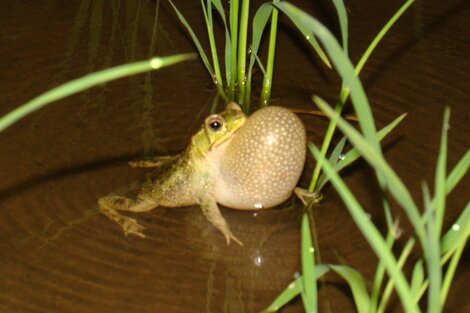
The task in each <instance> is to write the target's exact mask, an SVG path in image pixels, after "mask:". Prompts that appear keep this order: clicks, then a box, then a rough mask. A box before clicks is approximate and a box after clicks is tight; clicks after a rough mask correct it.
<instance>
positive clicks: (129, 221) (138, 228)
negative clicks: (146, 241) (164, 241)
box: [121, 217, 145, 238]
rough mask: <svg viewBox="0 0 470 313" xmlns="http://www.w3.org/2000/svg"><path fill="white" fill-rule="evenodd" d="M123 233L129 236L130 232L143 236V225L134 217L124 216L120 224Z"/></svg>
mask: <svg viewBox="0 0 470 313" xmlns="http://www.w3.org/2000/svg"><path fill="white" fill-rule="evenodd" d="M121 226H122V229H123V230H124V234H125V235H126V236H129V235H130V234H132V235H135V236H139V237H140V238H145V235H144V229H145V227H144V226H142V225H140V224H139V223H138V222H137V221H136V220H135V219H133V218H130V217H126V218H125V219H124V221H123V222H122V224H121Z"/></svg>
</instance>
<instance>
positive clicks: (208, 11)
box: [201, 0, 228, 102]
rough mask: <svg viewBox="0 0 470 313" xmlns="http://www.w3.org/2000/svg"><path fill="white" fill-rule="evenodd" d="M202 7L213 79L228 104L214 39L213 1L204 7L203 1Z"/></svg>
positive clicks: (208, 1) (207, 0) (202, 2)
mask: <svg viewBox="0 0 470 313" xmlns="http://www.w3.org/2000/svg"><path fill="white" fill-rule="evenodd" d="M201 7H202V12H203V13H204V19H205V21H206V28H207V37H208V38H209V46H210V50H211V56H212V64H213V66H214V75H215V77H213V80H214V83H215V86H216V87H217V92H218V93H219V95H220V96H221V97H222V98H223V99H224V100H225V102H228V97H227V95H226V94H225V91H224V81H223V79H222V74H221V72H220V63H219V56H218V55H217V45H216V43H215V37H214V20H213V18H212V1H211V0H206V4H205V5H204V0H201Z"/></svg>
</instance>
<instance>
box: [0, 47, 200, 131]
mask: <svg viewBox="0 0 470 313" xmlns="http://www.w3.org/2000/svg"><path fill="white" fill-rule="evenodd" d="M194 58H195V55H194V54H192V53H188V54H177V55H172V56H167V57H154V58H151V59H149V60H146V61H140V62H134V63H129V64H124V65H120V66H116V67H112V68H108V69H105V70H102V71H98V72H95V73H91V74H88V75H85V76H83V77H80V78H77V79H75V80H71V81H69V82H67V83H64V84H62V85H60V86H58V87H55V88H53V89H50V90H48V91H46V92H44V93H42V94H40V95H39V96H37V97H35V98H34V99H31V100H30V101H28V102H26V103H25V104H23V105H21V106H19V107H18V108H16V109H15V110H13V111H11V112H10V113H8V114H7V115H5V116H3V117H1V118H0V132H1V131H3V130H4V129H5V128H7V127H9V126H10V125H12V124H13V123H15V122H17V121H18V120H20V119H22V118H23V117H25V116H27V115H28V114H31V113H32V112H34V111H36V110H39V109H40V108H42V107H44V106H46V105H48V104H50V103H52V102H54V101H57V100H60V99H63V98H65V97H68V96H71V95H73V94H75V93H78V92H81V91H83V90H86V89H88V88H91V87H93V86H97V85H100V84H103V83H106V82H109V81H112V80H115V79H118V78H122V77H125V76H130V75H135V74H138V73H143V72H148V71H152V70H158V69H161V68H163V67H167V66H171V65H174V64H176V63H179V62H183V61H186V60H189V59H194Z"/></svg>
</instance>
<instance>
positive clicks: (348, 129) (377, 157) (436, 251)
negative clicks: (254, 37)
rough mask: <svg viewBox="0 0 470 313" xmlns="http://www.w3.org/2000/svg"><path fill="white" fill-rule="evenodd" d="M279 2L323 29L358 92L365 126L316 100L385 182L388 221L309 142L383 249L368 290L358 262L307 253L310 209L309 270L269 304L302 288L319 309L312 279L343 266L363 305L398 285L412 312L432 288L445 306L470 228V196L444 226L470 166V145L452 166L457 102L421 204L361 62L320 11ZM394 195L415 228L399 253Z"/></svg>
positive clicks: (308, 306) (430, 306) (431, 306)
mask: <svg viewBox="0 0 470 313" xmlns="http://www.w3.org/2000/svg"><path fill="white" fill-rule="evenodd" d="M409 2H410V1H409ZM407 4H408V3H406V4H405V5H407ZM277 6H278V8H279V9H280V10H281V11H283V12H284V13H285V14H287V15H288V16H289V17H290V18H291V19H292V20H295V21H296V24H297V23H298V24H301V25H302V27H304V29H308V30H310V31H311V32H312V33H313V34H314V35H315V36H317V37H318V39H319V41H320V42H321V43H322V44H323V46H324V47H325V51H326V53H327V55H328V57H329V58H330V60H331V61H332V63H333V64H334V66H335V68H336V70H337V71H338V73H339V75H340V76H341V78H342V80H343V86H344V88H343V92H342V95H343V94H344V92H347V93H350V95H351V101H352V104H353V107H354V110H355V112H356V114H357V116H358V120H359V126H360V131H358V130H356V129H355V128H354V127H352V126H351V125H350V124H349V123H348V122H347V121H345V120H344V119H343V118H342V117H341V116H340V114H339V112H340V111H341V110H338V106H336V108H332V107H330V106H329V105H328V104H327V103H326V102H325V101H323V100H322V99H321V98H319V97H314V99H313V100H314V102H315V103H316V105H317V106H318V107H319V108H320V109H321V110H322V111H323V112H324V113H325V114H326V115H327V116H328V117H329V118H330V119H331V122H332V123H333V124H334V125H335V127H336V126H338V127H339V129H340V130H341V131H342V132H343V133H344V135H345V136H346V138H347V139H348V140H349V142H350V143H351V144H352V145H353V147H354V148H353V151H354V152H353V153H354V154H355V155H360V156H362V157H363V158H364V159H365V160H366V161H367V162H368V163H369V165H370V166H371V167H372V168H373V169H374V171H375V173H376V178H377V180H378V182H379V186H380V188H381V189H382V195H383V198H382V202H383V208H384V214H385V216H386V219H387V225H388V229H387V231H386V234H385V235H382V234H381V233H380V231H379V230H378V229H377V228H376V226H375V225H374V224H373V223H372V222H371V221H370V219H369V217H368V215H367V214H366V212H365V211H364V209H363V207H362V206H361V204H360V203H359V202H358V201H357V199H356V198H355V196H354V195H353V194H352V193H351V191H350V190H349V189H348V187H347V186H346V184H345V183H344V181H343V180H342V179H341V178H340V176H339V175H338V167H339V166H342V165H340V164H341V162H342V161H339V162H338V161H337V159H335V158H330V160H328V159H327V158H326V157H325V154H324V153H323V151H320V150H319V149H318V148H317V147H316V146H315V145H313V144H311V143H310V144H309V150H310V151H311V153H312V154H313V156H314V157H315V159H316V160H317V162H318V164H319V166H320V167H321V169H322V170H323V171H324V177H325V179H326V180H329V181H331V183H332V184H333V186H334V187H335V189H336V190H337V191H338V194H339V195H340V197H341V198H342V199H343V201H344V203H345V205H346V207H347V209H348V210H349V212H350V214H351V216H352V218H353V220H354V221H355V223H356V224H357V226H358V227H359V229H360V231H361V232H362V233H363V235H364V237H365V238H366V240H367V241H368V242H369V244H370V247H371V248H372V250H373V251H374V252H375V253H376V255H377V257H378V260H379V263H378V265H377V269H376V273H375V277H374V281H373V284H372V287H371V289H370V290H369V289H368V288H367V287H366V283H365V279H364V278H363V276H362V275H361V274H360V273H359V272H358V271H356V270H355V269H353V268H351V267H349V266H345V265H332V264H315V262H313V259H314V258H313V256H308V257H305V255H307V254H309V253H310V254H313V253H314V251H315V250H314V248H313V246H312V245H311V241H312V239H311V233H310V225H309V220H308V213H305V214H304V217H303V221H302V231H301V241H302V244H301V249H302V251H301V254H302V256H301V260H302V275H299V276H298V277H297V278H296V279H295V280H294V281H293V282H292V283H291V284H290V285H289V286H288V287H287V288H286V289H285V290H284V291H283V292H282V293H281V294H280V295H279V296H278V297H277V298H276V299H275V300H274V301H273V303H272V304H271V305H270V306H268V307H267V308H266V309H265V310H264V311H263V312H275V311H277V310H278V309H279V308H281V307H282V306H284V305H285V304H286V303H287V302H289V301H290V300H292V299H293V298H294V297H296V296H297V295H301V298H302V301H303V303H304V307H305V311H306V312H317V311H318V310H317V306H318V303H317V297H316V288H315V287H312V285H314V281H315V280H316V279H318V278H319V277H321V276H323V275H324V274H325V273H327V272H329V271H334V272H336V273H337V274H339V275H340V276H341V277H342V278H343V279H344V280H345V281H346V282H347V283H348V285H349V287H350V288H351V291H352V294H353V298H354V302H355V305H356V308H357V311H358V312H385V311H386V308H387V304H388V301H389V299H390V296H391V293H392V292H393V291H395V292H396V293H397V295H398V297H399V299H400V301H401V304H402V307H403V309H404V311H405V312H422V310H421V308H420V306H419V305H418V303H419V302H420V301H421V299H422V298H423V296H424V295H425V294H426V295H427V301H426V304H427V305H426V307H427V311H428V312H441V311H442V310H443V307H444V303H445V300H446V298H447V294H448V292H449V288H450V285H451V282H452V278H453V276H454V274H455V271H456V267H457V264H458V262H459V259H460V257H461V255H462V252H463V249H464V248H465V245H466V242H467V240H468V237H469V235H470V201H469V202H468V203H467V205H466V206H465V208H463V210H462V213H461V214H460V216H459V217H458V218H457V220H456V221H455V222H454V223H453V225H452V226H451V227H450V228H449V229H447V230H444V229H443V220H444V215H445V210H446V208H445V203H446V196H447V195H448V194H449V193H450V192H451V191H452V190H453V188H454V187H455V186H456V185H457V184H458V183H459V181H460V180H461V179H462V178H463V176H464V175H465V174H466V173H467V171H468V169H469V167H470V149H469V150H468V151H467V152H466V153H465V155H464V156H463V157H462V158H461V160H460V161H459V162H458V163H457V165H456V166H455V167H454V168H453V169H452V170H451V171H450V173H449V174H447V173H446V158H447V131H448V128H449V127H448V125H449V118H450V109H449V108H446V110H445V112H444V119H443V126H442V133H441V144H440V151H439V155H438V159H437V164H436V177H435V181H434V194H433V195H432V194H431V192H430V191H429V188H428V185H427V184H426V183H425V182H423V183H422V186H423V187H422V190H423V203H424V205H423V206H424V208H423V210H422V211H420V210H419V209H418V206H417V204H416V203H415V202H414V200H413V199H412V197H411V195H410V192H409V190H408V189H407V188H406V186H405V185H404V184H403V182H402V181H401V179H400V177H399V176H398V175H397V174H396V173H395V172H394V170H393V169H392V168H391V167H390V165H388V163H387V162H386V161H385V159H384V157H383V153H382V150H381V148H380V145H379V137H380V135H379V133H378V132H377V131H376V128H375V123H374V120H373V117H372V114H371V110H370V105H369V103H368V100H367V96H366V94H365V92H364V89H363V87H362V85H361V82H360V81H359V79H358V77H357V67H356V70H355V68H354V67H353V65H352V63H351V61H350V60H349V58H348V57H347V53H346V52H345V50H344V49H342V48H341V46H340V45H339V43H338V42H337V41H336V39H335V38H334V36H333V35H332V34H331V33H330V32H329V31H328V30H327V29H326V28H325V27H324V26H323V25H321V24H320V23H319V22H318V21H317V20H316V19H315V18H313V17H311V16H309V15H308V14H306V13H305V12H303V11H301V10H300V9H298V8H296V7H295V6H293V5H291V4H289V3H287V2H282V3H280V4H278V5H277ZM402 9H403V7H402ZM402 9H401V10H402ZM344 90H346V91H344ZM341 99H342V98H341V96H340V101H339V103H341V102H342V101H341ZM343 103H344V102H343ZM340 145H344V142H340ZM337 150H341V149H335V150H334V153H333V154H336V155H337V154H338V152H337ZM335 151H336V152H335ZM388 196H391V197H393V198H394V200H395V201H396V202H397V203H398V204H399V205H400V206H401V207H402V208H403V210H404V211H405V213H406V216H407V217H408V219H409V221H410V223H411V225H412V226H413V229H414V235H413V236H412V237H410V238H408V240H407V242H406V244H405V245H404V247H403V249H402V250H401V252H400V254H399V255H398V258H397V257H396V256H395V255H394V254H393V252H392V246H393V244H394V242H395V239H396V237H397V232H398V225H397V223H395V222H394V221H393V218H392V216H391V213H390V203H389V200H388ZM421 212H422V213H421ZM417 243H418V244H419V245H420V246H421V250H422V251H423V255H422V256H421V258H419V260H418V261H416V262H415V263H414V264H411V265H412V268H413V271H412V274H411V277H409V278H407V277H406V275H405V274H404V272H403V266H404V265H405V264H406V263H407V262H408V263H410V261H409V260H408V256H409V255H410V253H411V250H412V249H413V247H414V246H415V245H416V244H417Z"/></svg>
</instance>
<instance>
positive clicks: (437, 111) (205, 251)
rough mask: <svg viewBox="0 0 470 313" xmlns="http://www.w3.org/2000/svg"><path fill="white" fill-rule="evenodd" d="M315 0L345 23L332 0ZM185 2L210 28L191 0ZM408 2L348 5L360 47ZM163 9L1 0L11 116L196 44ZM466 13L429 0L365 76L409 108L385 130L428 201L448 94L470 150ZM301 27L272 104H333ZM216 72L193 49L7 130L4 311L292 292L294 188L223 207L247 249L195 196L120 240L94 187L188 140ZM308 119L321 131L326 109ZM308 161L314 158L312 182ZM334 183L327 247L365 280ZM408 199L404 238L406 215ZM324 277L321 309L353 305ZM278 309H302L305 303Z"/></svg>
mask: <svg viewBox="0 0 470 313" xmlns="http://www.w3.org/2000/svg"><path fill="white" fill-rule="evenodd" d="M302 2H305V3H300V4H299V5H300V6H301V7H303V8H306V9H307V10H308V11H309V12H312V13H313V12H315V14H316V16H318V17H319V18H320V19H322V20H323V21H325V22H326V23H327V24H329V25H330V26H331V27H333V29H337V26H336V23H335V22H334V21H335V16H334V13H333V11H332V10H331V5H330V4H329V2H328V1H324V2H321V3H318V4H316V5H312V4H311V3H310V2H313V1H302ZM176 3H177V5H178V7H179V8H180V10H181V11H182V12H184V14H185V16H186V17H187V18H188V20H189V21H191V24H192V25H194V29H195V32H196V33H198V34H204V32H205V30H204V25H203V23H202V13H201V11H200V9H199V6H198V5H197V4H196V2H195V3H192V4H188V1H182V0H180V1H176ZM400 3H401V1H389V2H387V3H385V2H380V3H379V2H378V1H372V0H370V1H365V0H364V1H348V4H347V7H348V14H349V17H350V34H351V35H350V42H351V44H350V50H351V55H352V57H353V59H354V60H357V58H358V56H359V55H360V54H361V53H362V51H363V50H364V49H365V47H366V46H367V44H368V43H369V42H370V40H371V39H372V37H373V36H374V34H375V33H376V32H377V31H378V29H379V28H380V27H381V26H382V24H383V23H384V22H385V20H386V19H387V18H388V17H389V16H391V14H392V12H394V10H396V9H397V8H398V6H399V5H400ZM156 13H157V8H156V5H155V2H152V1H112V2H111V1H107V2H104V1H91V0H83V1H67V2H64V1H0V21H1V22H0V34H1V35H0V38H1V46H0V82H1V83H0V103H1V105H0V115H3V114H5V113H7V112H9V111H10V110H12V109H13V108H15V107H17V106H18V105H20V104H21V103H24V102H25V101H27V100H29V99H31V98H32V97H34V96H36V95H38V94H39V93H41V92H43V91H45V90H47V89H49V88H51V87H54V86H56V85H58V84H60V83H63V82H65V81H67V80H69V79H73V78H76V77H78V76H81V75H83V74H86V73H89V72H91V71H94V70H98V69H102V68H106V67H109V66H112V65H118V64H122V63H125V62H130V61H133V60H141V59H144V58H147V57H148V56H149V55H154V54H158V55H167V54H172V53H180V52H188V51H193V47H192V45H191V44H190V41H189V40H188V39H187V36H186V35H184V32H183V31H182V30H181V27H179V26H178V23H177V22H176V19H175V16H174V14H173V13H172V12H171V9H170V8H169V6H168V4H167V3H166V2H165V1H163V3H162V5H161V6H160V8H159V12H158V21H155V16H156ZM469 20H470V5H469V3H468V1H467V0H461V1H457V0H451V1H437V0H435V1H417V3H416V4H415V6H414V8H412V9H411V10H410V11H409V12H408V13H407V14H406V15H405V16H404V17H403V18H402V19H401V20H400V21H399V23H398V24H397V25H396V26H395V27H394V28H393V30H392V31H391V33H390V34H389V35H388V36H387V37H386V38H385V39H384V41H383V42H382V43H381V45H380V46H379V48H378V49H377V51H376V52H375V53H374V55H373V57H372V58H371V60H370V62H369V63H368V65H367V66H366V68H365V70H364V72H363V73H362V74H361V77H362V79H363V82H364V85H365V88H366V91H367V93H368V95H369V97H370V101H371V103H372V106H373V111H374V116H375V117H376V120H377V124H378V126H379V127H381V126H383V125H385V124H386V123H388V122H389V121H391V120H392V119H393V118H395V117H396V116H397V115H399V114H401V113H403V112H408V116H407V118H406V120H405V121H404V122H403V123H402V125H401V126H399V127H398V129H397V130H396V131H394V133H393V134H392V135H391V136H390V138H388V139H387V140H386V142H385V146H386V157H387V159H388V160H389V162H390V163H391V165H392V166H393V167H394V168H395V169H396V171H397V172H398V174H399V175H400V176H401V177H402V179H403V180H404V182H405V183H406V185H407V186H408V187H409V189H410V190H411V192H412V194H413V196H414V197H415V199H416V201H417V202H418V203H421V180H422V179H425V180H426V181H428V183H429V184H430V185H431V186H432V185H433V183H432V179H433V176H434V166H435V165H434V164H435V161H436V155H437V152H438V144H439V135H440V127H441V121H442V113H443V108H444V105H450V106H451V108H452V116H451V129H450V133H449V151H450V154H449V157H448V163H449V165H450V166H453V165H454V164H455V163H456V162H457V161H458V160H459V158H460V157H461V156H462V155H463V153H464V152H465V150H466V149H468V147H469V146H470V138H469V135H468V134H469V133H470V126H469V123H468V120H469V117H470V115H469V109H468V104H469V103H470V88H469V87H468V81H469V79H470V74H469V72H470V62H469V61H468V60H469V59H468V56H469V55H470V54H469V53H470V41H469V38H470V30H469V28H468V21H469ZM289 25H290V24H289V23H288V21H286V20H285V19H282V26H281V28H280V31H279V41H278V51H277V67H276V72H275V81H274V89H273V98H274V100H273V103H275V104H279V105H286V106H293V107H308V106H312V105H311V102H310V100H309V99H310V96H311V95H312V94H318V95H320V96H322V97H324V98H326V99H328V100H330V101H332V100H334V99H335V97H336V95H337V91H338V88H339V85H338V79H337V78H336V75H335V74H334V72H329V71H327V70H325V69H324V68H322V67H321V66H320V65H319V62H318V60H317V59H316V58H315V57H313V56H312V53H311V51H310V49H309V48H308V47H307V46H306V45H305V44H304V43H302V42H301V41H299V40H298V39H299V36H297V34H296V32H295V31H293V30H292V28H291V27H290V26H289ZM203 38H205V37H203ZM203 42H204V43H206V41H205V40H203ZM209 82H210V77H209V76H208V75H207V74H206V72H205V71H204V68H203V66H202V65H201V64H200V63H199V62H197V61H194V62H187V63H184V64H180V65H177V66H174V67H171V68H167V69H164V70H162V71H159V72H155V73H152V74H147V75H145V74H144V75H140V76H135V77H130V78H127V79H121V80H119V81H116V82H113V83H110V84H107V85H106V86H102V87H99V88H94V89H92V90H90V91H88V92H85V93H81V94H78V95H75V96H73V97H70V98H67V99H65V100H62V101H60V102H59V103H56V104H54V105H51V106H50V107H47V108H45V109H43V110H41V111H39V112H36V113H34V114H32V115H31V116H29V117H28V118H26V119H24V120H22V121H20V122H19V123H17V124H15V125H14V126H12V127H10V128H9V129H7V130H6V131H4V132H3V133H1V134H0V147H1V153H0V168H1V180H0V238H1V240H0V277H1V279H0V312H2V313H3V312H8V313H9V312H15V313H16V312H113V313H118V312H257V311H259V310H261V309H262V308H264V307H265V306H266V305H268V304H269V303H270V302H271V301H272V300H273V299H274V297H275V296H276V295H277V294H278V293H279V292H280V291H281V290H282V289H283V288H285V286H286V285H287V284H288V283H289V282H290V281H291V280H292V278H293V275H294V274H295V273H296V272H298V271H299V269H300V261H299V227H300V217H301V206H300V205H299V203H298V201H296V200H292V201H289V202H288V203H286V204H284V205H283V206H282V208H280V209H275V210H269V211H265V212H261V213H259V214H257V215H256V214H253V213H249V212H239V211H234V210H229V209H222V214H223V215H224V216H225V217H226V219H227V221H228V222H229V224H230V225H231V227H232V229H233V231H234V233H235V234H236V236H237V237H239V238H240V239H241V240H242V241H244V243H245V247H239V246H237V245H231V246H229V247H227V246H226V245H225V241H224V240H223V237H222V236H221V235H220V234H219V233H218V232H217V231H216V230H215V229H214V228H213V227H211V226H210V225H209V224H208V223H207V221H206V220H205V219H204V217H203V216H202V214H201V213H200V210H199V209H198V208H197V207H190V208H181V209H158V210H154V211H153V212H150V213H148V214H141V215H138V216H137V218H138V219H139V221H141V222H142V223H143V224H144V225H145V226H146V228H147V229H146V234H147V236H148V238H147V239H145V240H143V239H140V238H126V237H124V236H123V235H122V232H121V230H120V229H119V228H118V227H117V226H116V225H115V224H114V223H112V222H110V221H109V220H108V219H107V218H105V217H104V216H103V215H101V214H99V213H98V211H97V206H96V200H97V198H99V197H100V196H103V195H105V194H107V193H109V192H110V191H112V190H114V189H116V188H119V187H121V186H123V185H125V184H126V183H128V182H130V181H133V180H135V179H137V178H139V177H142V176H143V173H144V172H143V171H140V170H135V169H132V168H129V167H128V166H127V165H126V161H127V160H129V159H132V158H138V157H142V156H144V155H147V154H151V153H158V154H165V153H173V152H180V151H182V150H183V149H184V148H185V146H186V144H187V143H188V140H189V138H190V136H191V134H192V133H194V132H195V131H196V130H197V129H198V127H199V124H200V122H201V120H202V118H203V117H204V116H205V115H206V114H207V113H208V111H209V107H210V103H211V101H212V97H213V94H214V93H213V90H211V89H210V88H208V86H210V84H209ZM302 118H303V120H304V122H305V124H306V126H307V128H308V133H309V137H310V139H311V140H312V141H314V142H316V143H317V144H319V143H320V140H321V137H322V134H323V131H324V129H325V126H326V123H327V121H326V120H325V119H321V118H312V117H305V116H302ZM312 168H313V161H312V160H309V161H308V165H307V169H306V171H305V175H304V177H303V179H302V181H301V185H303V186H305V185H306V184H307V181H308V177H309V175H310V174H309V173H310V172H311V170H312ZM449 168H451V167H449ZM370 177H371V172H370V171H369V170H368V169H367V167H366V166H365V164H364V163H358V164H357V165H356V166H354V167H353V168H351V169H350V170H349V171H348V172H347V173H346V176H345V178H346V181H347V183H348V184H349V185H350V186H351V188H352V190H353V191H354V192H355V193H356V194H357V195H358V198H359V199H360V201H361V203H363V205H364V206H365V207H366V209H367V210H368V212H370V213H371V216H372V219H373V220H374V221H375V222H376V223H377V224H378V225H381V228H382V229H383V218H382V214H381V210H380V208H379V206H380V202H379V199H378V197H377V189H376V187H375V185H374V184H371V182H370V181H371V179H370ZM469 190H470V180H469V179H468V176H467V177H466V178H464V180H463V182H462V184H461V185H460V186H459V187H458V188H456V189H455V191H454V192H453V193H452V194H451V196H450V197H449V199H448V203H447V207H448V208H449V209H448V210H449V211H448V215H447V218H446V220H445V222H446V225H447V226H448V225H450V224H451V223H452V221H453V220H454V219H455V217H456V216H457V215H458V213H459V212H460V211H461V210H462V208H463V207H464V206H465V205H466V204H467V203H468V201H469ZM326 197H327V200H326V201H325V202H323V203H322V204H321V205H319V206H318V207H317V208H316V209H315V212H314V217H315V231H316V234H317V240H318V243H319V251H320V253H321V259H322V261H323V262H329V263H345V264H349V265H351V266H354V267H356V268H357V269H358V270H360V271H361V272H362V273H363V274H364V276H365V277H366V278H367V279H368V280H369V281H370V280H371V277H372V276H373V271H374V267H375V264H376V260H377V259H376V257H375V255H374V254H373V253H372V252H371V250H370V249H369V247H368V245H367V243H366V242H365V240H364V239H363V237H362V235H361V234H360V232H359V231H358V230H357V228H356V226H355V225H354V223H353V221H352V220H351V218H350V216H349V214H348V213H347V211H346V210H345V208H344V206H343V205H342V203H341V201H340V200H339V199H338V196H337V195H336V193H335V192H334V190H333V189H332V188H327V190H326ZM394 209H396V208H394ZM395 212H396V213H395V215H396V216H397V217H399V218H400V221H401V222H402V224H403V227H404V228H405V234H404V235H405V236H408V235H409V234H410V231H409V230H407V229H408V227H407V225H406V222H405V220H406V218H405V216H404V213H403V212H402V211H399V210H398V209H396V210H395ZM468 261H469V255H468V253H467V254H466V255H464V257H463V259H462V261H461V267H460V270H459V271H458V272H457V274H456V277H455V281H454V285H453V288H452V290H451V292H450V294H449V298H448V304H447V306H446V311H448V312H469V311H470V305H469V301H468V288H469V287H470V285H469V283H468V281H469V278H470V275H469V262H468ZM326 281H327V283H326V285H325V286H323V287H322V288H321V290H320V301H321V303H320V308H321V312H329V311H332V312H353V311H354V309H353V303H352V298H351V295H350V293H349V291H348V289H347V288H346V287H345V285H344V284H343V283H342V282H341V280H340V279H339V278H337V277H336V276H334V275H331V276H327V280H326ZM392 308H393V309H394V310H397V311H399V308H398V306H396V305H395V306H392ZM283 312H303V308H302V304H301V302H300V301H299V300H296V301H295V302H293V303H292V305H290V306H289V307H287V308H286V309H285V310H284V311H283Z"/></svg>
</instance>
